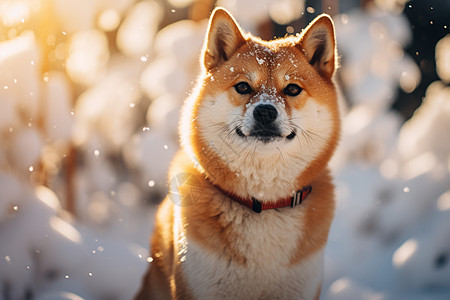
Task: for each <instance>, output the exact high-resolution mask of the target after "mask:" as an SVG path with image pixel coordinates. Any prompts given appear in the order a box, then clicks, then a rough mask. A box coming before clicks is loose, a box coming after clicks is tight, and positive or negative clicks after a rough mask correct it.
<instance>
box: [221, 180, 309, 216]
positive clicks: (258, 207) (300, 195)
mask: <svg viewBox="0 0 450 300" xmlns="http://www.w3.org/2000/svg"><path fill="white" fill-rule="evenodd" d="M214 187H215V188H217V189H218V190H219V191H221V192H222V193H223V194H225V195H227V196H228V197H230V198H231V199H233V200H234V201H236V202H237V203H239V204H241V205H244V206H246V207H248V208H250V209H251V210H253V211H254V212H257V213H260V212H261V211H263V210H266V209H273V208H282V207H287V206H290V207H294V206H297V205H299V204H301V203H302V202H303V200H305V198H306V197H307V196H308V195H309V194H310V193H311V190H312V187H311V186H310V185H307V186H305V187H304V188H302V189H301V190H298V191H296V192H295V193H294V195H293V196H290V197H287V198H282V199H278V200H277V201H275V202H261V201H259V200H258V199H256V198H253V197H252V198H251V199H249V198H242V197H240V196H238V195H236V194H234V193H233V192H228V191H225V190H223V189H222V188H221V187H219V186H217V185H214Z"/></svg>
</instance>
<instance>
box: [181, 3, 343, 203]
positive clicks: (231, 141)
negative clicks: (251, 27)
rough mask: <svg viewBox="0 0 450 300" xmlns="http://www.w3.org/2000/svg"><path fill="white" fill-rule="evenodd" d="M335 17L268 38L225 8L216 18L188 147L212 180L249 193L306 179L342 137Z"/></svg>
mask: <svg viewBox="0 0 450 300" xmlns="http://www.w3.org/2000/svg"><path fill="white" fill-rule="evenodd" d="M335 60H336V54H335V37H334V27H333V23H332V20H331V19H330V18H329V17H328V16H326V15H321V16H319V17H318V18H316V19H315V20H314V21H313V22H312V23H311V24H310V25H309V26H308V27H307V28H306V29H305V30H304V31H303V32H302V33H301V34H299V35H297V36H294V37H287V38H283V39H277V40H272V41H263V40H261V39H259V38H256V37H254V36H252V35H250V34H244V33H243V32H242V30H241V29H240V27H239V25H238V24H237V23H236V22H235V20H234V19H233V18H232V17H231V16H230V15H229V14H228V13H227V12H226V11H225V10H223V9H220V8H219V9H216V10H215V11H214V12H213V15H212V17H211V19H210V23H209V28H208V32H207V35H206V39H205V45H204V49H203V56H202V65H203V74H202V77H201V78H200V80H199V85H198V88H197V90H196V91H195V92H194V93H193V95H192V96H191V97H190V99H188V101H187V102H186V104H185V106H184V111H183V118H182V120H181V125H180V130H181V136H182V141H183V146H184V147H185V149H186V150H187V151H188V152H190V153H191V155H192V157H193V159H195V160H196V161H197V162H198V165H199V167H200V168H201V170H202V171H204V172H205V173H206V175H207V176H209V178H210V180H211V181H213V183H215V184H218V185H221V186H222V187H228V188H230V189H231V190H233V191H235V192H236V193H237V194H241V195H242V196H248V195H250V194H253V195H259V196H260V197H261V200H263V201H265V200H267V201H271V200H273V199H274V198H276V197H280V195H277V194H276V192H275V191H274V192H273V193H272V192H270V191H269V189H270V188H271V187H273V186H274V185H275V184H276V185H277V186H278V187H280V189H277V191H280V190H288V191H290V190H295V189H296V187H297V186H298V185H299V184H304V185H307V184H309V181H311V180H312V179H313V178H314V177H315V176H317V174H318V173H319V172H321V170H323V169H324V168H325V167H326V165H327V163H328V160H329V159H330V157H331V155H332V153H333V152H334V148H335V146H336V144H337V140H338V136H339V116H338V106H337V92H336V88H335V86H334V83H333V80H332V77H333V74H334V71H335V65H336V63H335Z"/></svg>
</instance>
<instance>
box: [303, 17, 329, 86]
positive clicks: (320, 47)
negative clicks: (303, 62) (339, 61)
mask: <svg viewBox="0 0 450 300" xmlns="http://www.w3.org/2000/svg"><path fill="white" fill-rule="evenodd" d="M298 46H299V47H300V48H301V49H302V51H303V52H304V53H305V55H306V58H307V59H308V61H309V63H310V64H311V65H312V66H313V67H314V68H315V69H316V70H317V71H318V72H319V74H321V75H322V76H325V77H327V78H331V77H332V76H333V74H334V70H335V69H336V40H335V34H334V25H333V20H331V18H330V17H329V16H328V15H325V14H322V15H320V16H318V17H317V18H315V19H314V20H313V21H312V22H311V23H310V24H309V25H308V27H306V28H305V30H304V31H303V32H302V35H301V36H300V40H299V44H298Z"/></svg>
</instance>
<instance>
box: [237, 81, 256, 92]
mask: <svg viewBox="0 0 450 300" xmlns="http://www.w3.org/2000/svg"><path fill="white" fill-rule="evenodd" d="M234 88H235V89H236V92H238V93H239V94H242V95H244V94H250V93H251V92H252V88H251V87H250V85H249V84H248V83H247V82H245V81H241V82H239V83H236V84H235V85H234Z"/></svg>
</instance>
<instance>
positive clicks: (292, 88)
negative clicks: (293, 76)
mask: <svg viewBox="0 0 450 300" xmlns="http://www.w3.org/2000/svg"><path fill="white" fill-rule="evenodd" d="M301 91H302V88H301V87H299V86H298V85H297V84H295V83H289V84H288V85H287V86H286V87H285V88H284V90H283V93H284V94H286V95H288V96H297V95H298V94H300V92H301Z"/></svg>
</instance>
